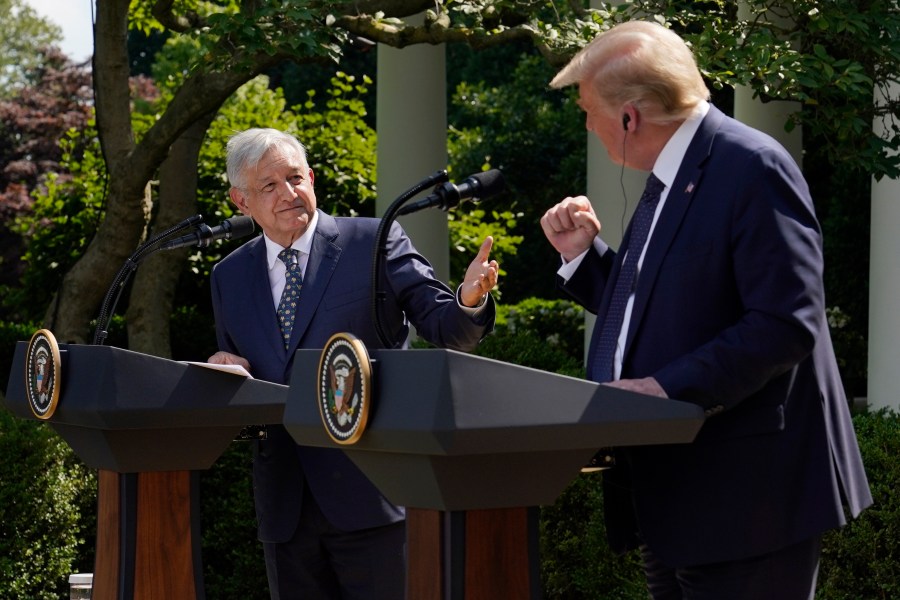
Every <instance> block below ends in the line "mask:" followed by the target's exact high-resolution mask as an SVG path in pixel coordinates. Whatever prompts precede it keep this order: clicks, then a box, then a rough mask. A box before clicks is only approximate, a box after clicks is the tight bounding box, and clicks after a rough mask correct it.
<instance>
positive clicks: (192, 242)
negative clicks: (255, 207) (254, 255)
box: [159, 216, 254, 250]
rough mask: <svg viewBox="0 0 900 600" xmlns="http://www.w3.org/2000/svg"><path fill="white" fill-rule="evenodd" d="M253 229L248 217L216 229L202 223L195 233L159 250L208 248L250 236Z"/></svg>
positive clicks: (219, 225) (223, 224) (171, 242)
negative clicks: (217, 241)
mask: <svg viewBox="0 0 900 600" xmlns="http://www.w3.org/2000/svg"><path fill="white" fill-rule="evenodd" d="M253 229H254V226H253V219H252V218H250V217H246V216H240V217H232V218H230V219H225V220H224V221H222V222H221V223H220V224H218V225H216V226H215V227H210V226H209V225H206V224H205V223H201V224H200V225H198V226H197V229H196V231H194V232H193V233H189V234H188V235H183V236H181V237H177V238H175V239H172V240H169V241H167V242H163V243H162V244H160V245H159V249H160V250H174V249H175V248H184V247H185V246H197V247H198V248H206V247H207V246H209V245H210V244H211V243H212V242H214V241H216V240H236V239H238V238H242V237H245V236H248V235H250V234H251V233H253Z"/></svg>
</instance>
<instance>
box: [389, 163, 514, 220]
mask: <svg viewBox="0 0 900 600" xmlns="http://www.w3.org/2000/svg"><path fill="white" fill-rule="evenodd" d="M504 187H506V182H505V181H504V180H503V173H501V172H500V171H499V170H498V169H491V170H490V171H484V172H482V173H476V174H475V175H472V176H470V177H467V178H466V179H465V181H463V182H462V183H461V184H459V186H458V187H457V186H456V185H454V184H452V183H450V182H447V183H444V184H442V185H438V186H436V187H435V188H434V192H433V193H432V194H431V195H429V196H428V197H427V198H424V199H422V200H419V201H418V202H413V203H412V204H410V205H408V206H404V207H403V208H401V209H400V210H399V211H398V212H397V215H398V216H400V215H408V214H410V213H414V212H416V211H419V210H422V209H423V208H431V207H433V206H436V207H438V208H440V209H441V210H443V211H447V210H449V209H451V208H455V207H456V206H458V205H459V203H460V201H461V200H466V199H469V198H471V199H472V200H475V201H478V200H480V199H482V198H487V197H488V196H494V195H496V194H499V193H500V192H502V191H503V188H504Z"/></svg>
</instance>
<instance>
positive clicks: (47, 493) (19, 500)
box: [0, 408, 96, 600]
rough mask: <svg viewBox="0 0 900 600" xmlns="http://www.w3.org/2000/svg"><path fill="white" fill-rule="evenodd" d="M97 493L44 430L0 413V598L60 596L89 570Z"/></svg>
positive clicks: (78, 466)
mask: <svg viewBox="0 0 900 600" xmlns="http://www.w3.org/2000/svg"><path fill="white" fill-rule="evenodd" d="M95 489H96V478H95V476H94V473H93V472H91V471H89V470H88V469H86V468H85V467H84V466H82V465H81V463H80V462H79V461H78V459H77V458H75V456H74V454H73V453H72V451H71V450H70V449H69V447H68V446H67V445H66V443H65V442H63V441H62V440H61V439H60V438H59V437H58V436H57V435H56V434H55V433H54V432H53V431H52V430H51V429H50V428H49V427H47V426H46V425H44V424H41V423H37V422H35V421H26V420H22V419H19V418H16V417H15V416H13V414H12V413H10V412H9V411H7V410H6V409H4V408H0V598H10V599H11V598H29V599H34V600H44V599H46V600H51V599H56V598H60V597H61V596H62V595H63V594H67V590H68V578H69V574H71V573H74V572H75V571H83V570H87V571H90V570H91V569H92V562H93V561H92V560H91V559H90V556H91V555H92V551H93V543H92V542H93V535H92V528H93V524H94V518H95V516H94V513H93V509H94V497H95V494H94V492H95ZM86 538H87V546H90V551H88V552H87V553H84V554H80V552H82V550H83V549H84V548H85V547H86V544H85V542H86ZM79 559H84V560H79Z"/></svg>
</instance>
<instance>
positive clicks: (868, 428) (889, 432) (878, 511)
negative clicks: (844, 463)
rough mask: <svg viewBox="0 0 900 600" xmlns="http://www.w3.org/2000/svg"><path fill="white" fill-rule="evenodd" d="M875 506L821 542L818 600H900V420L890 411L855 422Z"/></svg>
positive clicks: (854, 419) (859, 417) (860, 415)
mask: <svg viewBox="0 0 900 600" xmlns="http://www.w3.org/2000/svg"><path fill="white" fill-rule="evenodd" d="M853 424H854V427H855V429H856V435H857V437H858V439H859V447H860V450H861V452H862V457H863V464H864V465H865V468H866V475H867V476H868V478H869V487H870V488H871V490H872V498H873V500H874V503H873V505H872V506H871V507H869V508H867V509H866V510H865V511H863V513H862V514H861V515H860V516H859V518H857V519H854V520H852V521H850V522H849V523H848V524H847V526H846V527H844V528H842V529H839V530H835V531H829V532H828V533H827V534H826V535H825V538H824V540H823V543H822V564H821V566H820V568H819V585H818V592H817V594H816V598H818V599H820V600H851V599H852V600H857V599H858V598H869V599H873V600H874V599H875V598H898V597H900V494H898V490H900V462H898V461H897V457H898V456H900V415H898V414H897V413H896V412H893V411H889V410H881V411H877V412H868V413H861V414H858V415H856V416H854V418H853Z"/></svg>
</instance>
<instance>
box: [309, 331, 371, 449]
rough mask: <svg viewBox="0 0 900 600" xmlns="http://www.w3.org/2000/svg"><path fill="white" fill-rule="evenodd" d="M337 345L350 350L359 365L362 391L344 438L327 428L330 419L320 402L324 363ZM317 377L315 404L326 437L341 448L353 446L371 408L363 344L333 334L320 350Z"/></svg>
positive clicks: (345, 334) (345, 335) (369, 381)
mask: <svg viewBox="0 0 900 600" xmlns="http://www.w3.org/2000/svg"><path fill="white" fill-rule="evenodd" d="M338 343H341V344H345V345H347V346H349V347H350V350H351V351H353V353H354V358H356V362H357V363H358V364H359V379H360V381H361V382H362V385H361V386H360V387H361V388H362V389H361V390H360V392H359V393H360V410H359V417H357V419H356V424H355V425H354V427H353V432H352V434H351V435H349V436H347V437H346V438H341V437H339V436H336V435H335V434H334V432H333V431H332V428H331V427H330V426H329V423H330V419H329V417H328V415H326V414H325V408H324V402H323V401H322V396H323V391H324V390H325V386H324V385H323V378H324V377H325V366H326V364H325V363H326V360H327V359H328V357H329V356H330V355H331V353H332V351H333V350H334V347H335V346H336V345H337V344H338ZM317 375H318V377H317V378H316V402H317V403H318V405H319V416H320V417H321V419H322V425H323V426H324V427H325V431H326V433H328V437H329V438H331V440H332V441H333V442H335V443H336V444H340V445H342V446H347V445H350V444H355V443H356V442H357V441H359V438H361V437H362V435H363V433H364V432H365V430H366V425H367V424H368V422H369V408H370V406H371V396H372V393H371V390H372V365H371V363H370V362H369V353H368V352H367V351H366V346H365V344H363V343H362V340H360V339H359V338H357V337H356V336H355V335H353V334H350V333H335V334H334V335H332V336H331V337H330V338H329V339H328V342H327V343H326V344H325V348H324V349H323V350H322V355H321V356H320V357H319V369H318V371H317Z"/></svg>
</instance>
